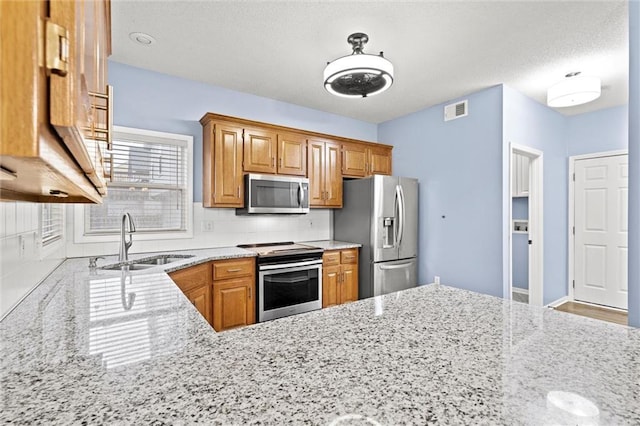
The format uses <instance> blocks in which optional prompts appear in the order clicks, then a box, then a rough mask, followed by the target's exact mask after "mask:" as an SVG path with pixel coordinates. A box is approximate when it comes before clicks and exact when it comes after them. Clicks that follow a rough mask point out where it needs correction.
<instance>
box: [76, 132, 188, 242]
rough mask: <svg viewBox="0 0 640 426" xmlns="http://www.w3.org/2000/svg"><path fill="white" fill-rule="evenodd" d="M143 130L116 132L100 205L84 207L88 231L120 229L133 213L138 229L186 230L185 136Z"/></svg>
mask: <svg viewBox="0 0 640 426" xmlns="http://www.w3.org/2000/svg"><path fill="white" fill-rule="evenodd" d="M148 133H153V134H143V133H134V132H127V131H126V130H123V131H116V132H114V138H113V149H112V152H113V160H112V162H111V166H109V164H108V163H107V171H109V167H113V181H112V182H110V183H108V185H107V186H108V190H107V197H106V198H105V199H104V202H103V203H102V204H98V205H92V206H91V207H89V208H86V209H85V218H84V219H85V226H84V229H85V234H89V235H91V234H94V235H99V234H114V233H118V232H120V224H121V219H122V215H123V213H125V212H128V213H130V214H131V215H132V216H133V219H134V222H135V225H136V233H145V232H147V233H157V232H172V231H175V232H184V231H185V230H186V228H187V217H188V206H187V202H188V199H189V197H188V192H189V191H191V188H189V176H188V155H190V151H189V146H188V143H187V141H186V140H185V139H184V138H182V139H180V138H172V137H170V136H171V135H168V134H167V137H163V136H161V135H163V134H158V133H156V132H148Z"/></svg>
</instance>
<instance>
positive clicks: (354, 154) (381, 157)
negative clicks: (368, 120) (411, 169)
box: [342, 142, 392, 177]
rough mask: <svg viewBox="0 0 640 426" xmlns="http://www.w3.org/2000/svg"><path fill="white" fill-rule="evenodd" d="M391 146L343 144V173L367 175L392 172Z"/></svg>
mask: <svg viewBox="0 0 640 426" xmlns="http://www.w3.org/2000/svg"><path fill="white" fill-rule="evenodd" d="M391 149H392V148H391V147H389V146H385V145H372V144H364V143H355V142H354V143H345V144H342V175H343V176H345V177H365V176H371V175H390V174H391Z"/></svg>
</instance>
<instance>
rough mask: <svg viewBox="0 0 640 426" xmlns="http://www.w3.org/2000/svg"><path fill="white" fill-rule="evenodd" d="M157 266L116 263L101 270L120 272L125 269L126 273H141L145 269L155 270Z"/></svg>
mask: <svg viewBox="0 0 640 426" xmlns="http://www.w3.org/2000/svg"><path fill="white" fill-rule="evenodd" d="M154 266H155V265H139V264H136V263H132V262H122V263H114V264H113V265H105V266H102V267H101V268H100V269H108V270H118V269H123V270H125V271H141V270H144V269H149V268H153V267H154Z"/></svg>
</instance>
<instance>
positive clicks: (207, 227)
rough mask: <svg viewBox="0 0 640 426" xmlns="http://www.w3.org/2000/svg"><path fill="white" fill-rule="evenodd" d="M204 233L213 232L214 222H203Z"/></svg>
mask: <svg viewBox="0 0 640 426" xmlns="http://www.w3.org/2000/svg"><path fill="white" fill-rule="evenodd" d="M202 232H213V221H212V220H203V221H202Z"/></svg>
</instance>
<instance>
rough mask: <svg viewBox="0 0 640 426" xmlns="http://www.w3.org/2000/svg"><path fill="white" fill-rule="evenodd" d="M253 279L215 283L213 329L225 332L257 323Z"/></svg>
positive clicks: (246, 278) (237, 279) (235, 279)
mask: <svg viewBox="0 0 640 426" xmlns="http://www.w3.org/2000/svg"><path fill="white" fill-rule="evenodd" d="M254 294H255V289H254V280H253V277H245V278H234V279H230V280H223V281H214V283H213V328H214V329H215V330H216V331H223V330H227V329H230V328H235V327H240V326H243V325H249V324H253V323H255V310H256V305H255V300H254Z"/></svg>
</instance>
